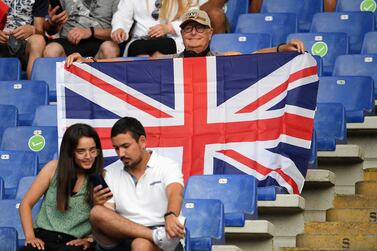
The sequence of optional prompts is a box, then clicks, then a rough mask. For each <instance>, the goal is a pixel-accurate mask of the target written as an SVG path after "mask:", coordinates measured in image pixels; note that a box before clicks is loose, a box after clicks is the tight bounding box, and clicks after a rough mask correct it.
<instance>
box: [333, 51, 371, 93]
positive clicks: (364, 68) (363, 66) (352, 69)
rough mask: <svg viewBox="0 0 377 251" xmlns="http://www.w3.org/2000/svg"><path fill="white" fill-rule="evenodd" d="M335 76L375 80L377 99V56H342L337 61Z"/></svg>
mask: <svg viewBox="0 0 377 251" xmlns="http://www.w3.org/2000/svg"><path fill="white" fill-rule="evenodd" d="M332 75H333V76H369V77H371V78H373V80H374V83H375V84H374V99H377V84H376V83H377V54H362V55H342V56H338V57H337V58H336V60H335V65H334V70H333V74H332Z"/></svg>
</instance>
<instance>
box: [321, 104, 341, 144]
mask: <svg viewBox="0 0 377 251" xmlns="http://www.w3.org/2000/svg"><path fill="white" fill-rule="evenodd" d="M314 128H315V130H316V134H317V149H318V150H319V151H335V149H336V144H345V143H346V142H347V130H346V111H345V109H344V106H343V105H342V104H340V103H318V104H317V110H316V113H315V118H314Z"/></svg>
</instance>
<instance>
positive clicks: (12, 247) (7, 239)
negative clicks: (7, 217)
mask: <svg viewBox="0 0 377 251" xmlns="http://www.w3.org/2000/svg"><path fill="white" fill-rule="evenodd" d="M17 241H18V235H17V230H16V229H15V228H13V227H0V251H16V250H17Z"/></svg>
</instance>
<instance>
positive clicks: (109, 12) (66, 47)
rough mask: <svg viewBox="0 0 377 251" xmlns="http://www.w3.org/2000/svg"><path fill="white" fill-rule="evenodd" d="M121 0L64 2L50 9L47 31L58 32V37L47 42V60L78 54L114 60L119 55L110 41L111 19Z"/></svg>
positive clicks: (65, 0)
mask: <svg viewBox="0 0 377 251" xmlns="http://www.w3.org/2000/svg"><path fill="white" fill-rule="evenodd" d="M118 2H119V0H61V4H62V8H63V9H64V11H63V12H61V13H59V14H58V10H59V7H58V6H57V7H55V8H54V9H52V10H51V9H50V11H49V17H50V18H49V20H48V21H46V24H45V26H46V29H47V30H48V32H49V33H50V34H52V33H56V32H59V36H60V37H59V38H56V39H52V40H50V41H48V44H47V46H46V49H45V50H44V53H43V54H44V56H45V57H62V56H66V55H70V54H72V53H74V52H79V53H80V54H82V55H84V56H86V57H89V56H91V57H95V58H113V57H117V56H119V50H118V45H117V44H115V43H113V42H111V41H107V40H110V33H111V19H112V16H113V14H114V13H115V11H116V9H117V6H118Z"/></svg>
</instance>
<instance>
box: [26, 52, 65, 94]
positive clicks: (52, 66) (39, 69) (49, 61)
mask: <svg viewBox="0 0 377 251" xmlns="http://www.w3.org/2000/svg"><path fill="white" fill-rule="evenodd" d="M64 60H65V57H57V58H37V59H36V60H35V61H34V64H33V69H32V70H31V77H30V79H32V80H44V81H46V83H47V84H48V87H49V95H48V96H49V101H56V62H62V61H64Z"/></svg>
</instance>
